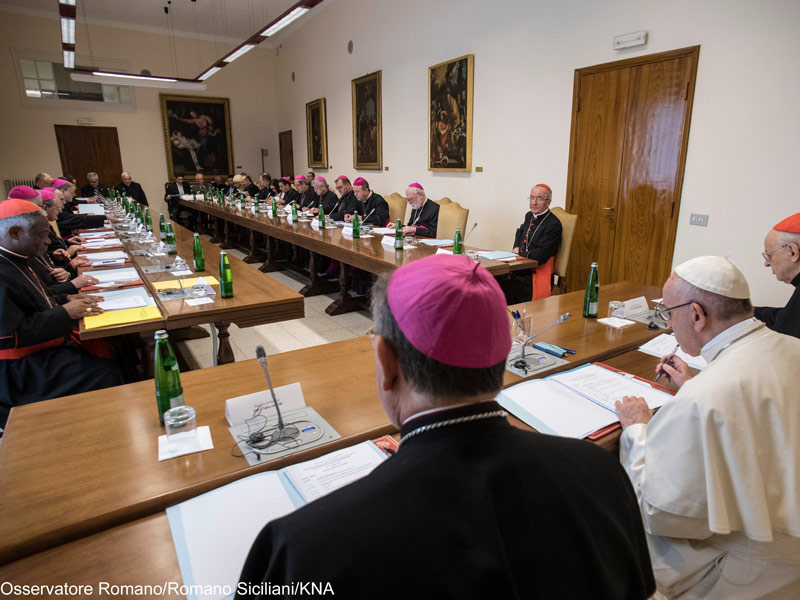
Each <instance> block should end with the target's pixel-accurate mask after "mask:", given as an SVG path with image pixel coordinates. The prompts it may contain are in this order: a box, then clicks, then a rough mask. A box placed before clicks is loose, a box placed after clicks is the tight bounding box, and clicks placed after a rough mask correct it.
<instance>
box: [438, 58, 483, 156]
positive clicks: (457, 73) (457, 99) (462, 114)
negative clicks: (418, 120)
mask: <svg viewBox="0 0 800 600" xmlns="http://www.w3.org/2000/svg"><path fill="white" fill-rule="evenodd" d="M474 66H475V56H474V55H472V54H468V55H466V56H462V57H461V58H456V59H453V60H450V61H447V62H443V63H439V64H438V65H434V66H432V67H429V68H428V139H429V143H428V170H430V171H470V170H472V88H473V72H474Z"/></svg>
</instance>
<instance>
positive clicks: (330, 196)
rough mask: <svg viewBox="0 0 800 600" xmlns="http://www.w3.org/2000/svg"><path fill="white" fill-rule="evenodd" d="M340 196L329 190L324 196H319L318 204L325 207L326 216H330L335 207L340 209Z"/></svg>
mask: <svg viewBox="0 0 800 600" xmlns="http://www.w3.org/2000/svg"><path fill="white" fill-rule="evenodd" d="M338 204H339V197H338V196H337V195H336V194H334V193H333V192H332V191H330V190H328V191H327V192H325V194H324V195H322V196H319V195H318V196H317V206H321V207H322V208H324V209H325V216H326V217H329V216H330V215H331V212H333V211H334V209H338Z"/></svg>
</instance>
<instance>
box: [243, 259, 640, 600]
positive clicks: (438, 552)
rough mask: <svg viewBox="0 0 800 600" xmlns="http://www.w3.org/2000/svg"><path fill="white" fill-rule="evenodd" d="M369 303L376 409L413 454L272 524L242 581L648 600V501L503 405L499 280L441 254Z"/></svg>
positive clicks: (365, 592) (569, 443)
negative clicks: (512, 419)
mask: <svg viewBox="0 0 800 600" xmlns="http://www.w3.org/2000/svg"><path fill="white" fill-rule="evenodd" d="M372 303H373V304H372V312H373V315H374V328H375V331H374V335H373V336H372V344H373V347H374V353H375V366H376V373H377V385H378V396H379V397H380V400H381V403H382V404H383V407H384V410H385V411H386V414H387V415H388V417H389V420H390V421H391V422H392V423H393V424H394V425H395V426H396V427H398V428H399V429H400V434H401V436H402V437H401V439H400V448H399V450H398V451H397V454H396V455H395V456H393V457H391V458H389V459H388V460H386V461H385V462H384V463H382V464H381V465H380V466H378V467H377V468H376V469H375V470H374V471H373V472H372V473H371V474H370V475H368V476H366V477H365V478H363V479H361V480H359V481H356V482H355V483H353V484H351V485H349V486H346V487H344V488H342V489H340V490H338V491H335V492H333V493H331V494H329V495H327V496H325V497H324V498H321V499H319V500H316V501H315V502H312V503H311V504H308V505H306V506H304V507H303V508H300V509H299V510H297V511H296V512H294V513H293V514H291V515H288V516H286V517H284V518H282V519H278V520H275V521H273V522H271V523H268V524H267V525H266V527H265V528H264V529H263V530H262V531H261V533H260V534H259V536H258V537H257V538H256V541H255V543H254V544H253V547H252V549H251V550H250V554H249V556H248V558H247V560H246V562H245V565H244V569H243V572H242V574H241V577H240V581H242V582H247V583H249V584H251V585H250V586H248V589H253V586H254V585H255V584H259V583H261V582H269V585H270V587H272V586H273V585H282V584H288V583H290V582H298V581H324V582H330V584H331V586H332V588H333V591H334V593H335V594H336V595H337V596H341V597H343V598H373V597H381V596H387V597H391V598H399V597H404V598H405V597H409V598H487V599H489V598H490V599H495V598H498V599H499V598H543V597H547V598H615V599H623V598H631V599H632V598H647V597H648V596H650V594H652V593H653V590H654V583H653V575H652V572H651V570H650V562H649V559H648V556H647V549H646V543H645V540H644V532H643V530H642V524H641V519H640V517H639V514H638V510H637V507H636V498H635V496H634V494H633V490H632V489H631V486H630V483H629V482H628V480H627V478H626V476H625V472H624V471H623V470H622V468H621V467H620V466H619V463H618V462H617V461H616V460H615V458H614V457H613V456H612V455H611V454H609V453H607V452H606V451H605V450H602V449H600V448H599V447H597V446H594V445H592V444H590V443H588V442H584V441H579V440H569V439H564V438H558V437H553V436H548V435H541V434H538V433H534V432H529V431H523V430H521V429H517V428H516V427H513V426H512V425H511V424H509V422H508V420H507V419H506V416H507V415H506V413H505V412H504V411H503V410H502V408H501V407H500V405H498V404H497V403H496V402H495V401H494V397H495V396H496V395H497V393H498V392H499V391H500V388H501V387H502V384H503V372H504V366H505V361H506V357H507V355H508V352H509V349H510V347H511V336H510V332H509V325H508V314H507V312H506V305H505V301H504V298H503V293H502V292H501V291H500V288H499V287H498V285H497V283H496V282H495V280H494V278H493V277H492V276H491V275H490V274H489V272H488V271H487V270H486V269H485V268H483V267H482V266H480V265H478V264H476V263H475V262H473V261H472V260H470V259H469V258H467V257H464V256H452V255H449V256H448V255H435V256H430V257H427V258H424V259H421V260H418V261H414V262H412V263H409V264H407V265H404V266H402V267H400V268H399V269H398V270H396V271H395V272H394V273H393V274H392V275H391V276H390V275H387V274H385V275H382V276H381V277H380V278H379V279H378V281H377V282H376V284H375V286H374V287H373V290H372ZM453 307H458V310H454V308H453Z"/></svg>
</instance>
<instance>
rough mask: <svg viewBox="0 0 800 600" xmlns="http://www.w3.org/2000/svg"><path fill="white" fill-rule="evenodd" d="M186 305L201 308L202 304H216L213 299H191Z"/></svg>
mask: <svg viewBox="0 0 800 600" xmlns="http://www.w3.org/2000/svg"><path fill="white" fill-rule="evenodd" d="M186 304H188V305H189V306H200V305H201V304H214V299H213V298H207V297H204V298H189V299H187V300H186Z"/></svg>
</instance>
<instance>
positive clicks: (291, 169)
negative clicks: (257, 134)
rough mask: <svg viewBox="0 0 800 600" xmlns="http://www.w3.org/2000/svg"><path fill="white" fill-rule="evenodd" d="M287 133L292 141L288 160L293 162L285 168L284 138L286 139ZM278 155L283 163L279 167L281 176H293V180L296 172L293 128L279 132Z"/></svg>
mask: <svg viewBox="0 0 800 600" xmlns="http://www.w3.org/2000/svg"><path fill="white" fill-rule="evenodd" d="M285 134H288V137H289V141H290V143H291V147H290V148H289V152H288V154H287V160H288V161H289V162H290V163H291V164H288V165H286V167H287V168H286V169H284V164H283V156H284V148H283V139H284V136H285ZM278 155H279V156H278V158H279V160H280V163H281V164H280V167H279V168H280V170H281V172H280V176H281V177H283V176H287V177H291V178H292V180H294V176H295V173H294V139H293V138H292V130H291V129H287V130H286V131H280V132H278Z"/></svg>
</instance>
